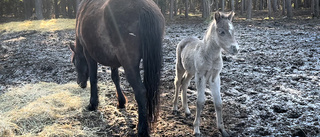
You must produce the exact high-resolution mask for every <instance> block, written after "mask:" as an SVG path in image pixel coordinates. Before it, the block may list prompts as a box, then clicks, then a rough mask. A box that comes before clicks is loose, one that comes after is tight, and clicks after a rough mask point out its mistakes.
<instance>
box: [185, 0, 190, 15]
mask: <svg viewBox="0 0 320 137" xmlns="http://www.w3.org/2000/svg"><path fill="white" fill-rule="evenodd" d="M188 7H189V0H186V3H185V11H184V16H185V18H189V8H188Z"/></svg>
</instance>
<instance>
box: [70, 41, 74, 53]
mask: <svg viewBox="0 0 320 137" xmlns="http://www.w3.org/2000/svg"><path fill="white" fill-rule="evenodd" d="M69 48H70V50H71V51H72V52H74V48H75V47H74V44H72V42H70V43H69Z"/></svg>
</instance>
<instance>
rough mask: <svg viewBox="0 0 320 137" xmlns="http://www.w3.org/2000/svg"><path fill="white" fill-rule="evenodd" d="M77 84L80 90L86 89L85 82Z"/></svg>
mask: <svg viewBox="0 0 320 137" xmlns="http://www.w3.org/2000/svg"><path fill="white" fill-rule="evenodd" d="M77 83H78V85H79V86H80V87H81V88H86V87H87V82H77Z"/></svg>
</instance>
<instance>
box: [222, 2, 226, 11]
mask: <svg viewBox="0 0 320 137" xmlns="http://www.w3.org/2000/svg"><path fill="white" fill-rule="evenodd" d="M224 4H225V1H224V0H221V11H224V8H225V6H224Z"/></svg>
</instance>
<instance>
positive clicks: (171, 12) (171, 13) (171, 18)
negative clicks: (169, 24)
mask: <svg viewBox="0 0 320 137" xmlns="http://www.w3.org/2000/svg"><path fill="white" fill-rule="evenodd" d="M169 15H170V20H173V0H170V13H169Z"/></svg>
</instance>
